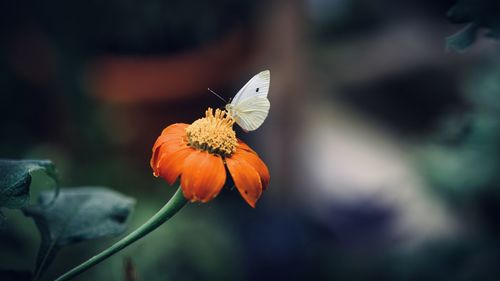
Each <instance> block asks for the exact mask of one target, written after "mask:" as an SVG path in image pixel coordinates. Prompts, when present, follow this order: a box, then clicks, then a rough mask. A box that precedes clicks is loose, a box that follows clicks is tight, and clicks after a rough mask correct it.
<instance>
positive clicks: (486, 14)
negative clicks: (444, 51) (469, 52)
mask: <svg viewBox="0 0 500 281" xmlns="http://www.w3.org/2000/svg"><path fill="white" fill-rule="evenodd" d="M499 14H500V1H498V0H458V1H457V3H456V4H455V5H454V6H453V7H451V9H450V10H449V11H448V13H447V16H448V18H449V19H450V21H451V22H453V23H459V24H464V23H469V25H468V26H466V27H465V28H464V29H462V30H461V31H459V32H457V33H456V34H454V35H451V36H449V37H448V38H446V42H447V46H448V47H451V48H453V49H455V50H457V51H460V52H463V51H465V49H466V48H468V47H470V46H471V45H472V44H473V43H474V41H475V39H476V36H477V32H478V30H479V29H480V28H481V29H485V30H487V33H486V35H487V36H489V37H491V38H495V39H498V38H499V36H498V35H499V34H500V17H499V16H498V15H499Z"/></svg>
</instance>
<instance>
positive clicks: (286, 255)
mask: <svg viewBox="0 0 500 281" xmlns="http://www.w3.org/2000/svg"><path fill="white" fill-rule="evenodd" d="M461 2H462V4H464V3H465V4H467V2H470V1H461ZM483 2H484V3H487V2H491V1H479V2H476V4H472V5H468V6H467V5H464V6H465V8H464V11H466V12H467V11H471V13H472V12H477V11H478V9H479V8H480V7H479V6H480V4H477V3H483ZM493 2H494V1H493ZM493 2H491V3H493ZM453 4H455V1H451V0H450V1H430V0H428V1H417V0H405V1H388V0H383V1H369V0H354V1H353V0H350V1H348V0H332V1H327V0H308V1H284V0H281V1H280V0H276V1H230V0H216V1H194V0H188V1H160V0H152V1H147V2H141V3H140V2H138V1H128V0H127V1H118V0H109V1H79V0H78V1H59V0H49V1H30V0H24V1H2V2H1V6H0V140H1V142H0V157H1V158H13V159H25V158H41V159H52V160H53V161H54V163H55V164H56V165H57V167H58V170H59V173H60V176H61V183H62V184H63V185H64V186H81V185H104V186H110V187H112V188H113V189H115V190H117V191H120V192H122V193H124V194H127V195H129V196H132V197H135V198H136V199H137V203H136V209H135V212H134V214H133V215H132V218H131V223H130V229H134V228H136V227H137V226H139V225H141V224H142V223H143V222H144V221H145V220H146V219H147V218H149V217H150V216H151V215H152V214H153V213H154V212H156V210H158V209H159V208H160V207H161V206H162V205H163V204H164V203H165V202H166V201H167V200H168V199H169V198H170V196H171V194H172V193H173V191H174V190H175V188H174V187H169V186H168V185H167V184H166V183H165V182H164V181H162V180H161V179H157V178H154V177H153V176H152V171H151V169H150V167H149V158H150V156H151V147H152V145H153V143H154V141H155V139H156V138H157V137H158V135H159V134H160V132H161V130H162V129H163V128H164V127H166V126H168V125H169V124H172V123H176V122H184V123H191V122H192V121H194V120H195V119H197V118H199V117H201V116H202V115H203V112H204V111H205V109H206V108H207V107H209V106H211V107H223V106H224V104H223V103H222V102H221V101H220V100H218V99H217V98H216V97H214V96H213V95H211V94H210V93H209V92H208V91H206V89H207V87H210V88H212V89H214V90H215V91H216V92H218V93H220V94H221V95H223V96H224V97H226V98H230V97H232V96H233V95H234V94H235V93H236V92H237V90H238V89H239V88H240V87H241V86H242V85H243V84H244V83H245V82H246V81H247V80H248V79H249V78H250V77H251V76H252V75H254V74H255V73H257V72H259V71H261V70H263V69H270V70H271V76H272V79H271V80H272V82H271V88H270V92H269V99H270V101H271V111H270V115H269V117H268V119H267V120H266V122H265V123H264V125H263V126H262V127H261V128H259V129H258V130H257V131H254V132H251V133H244V132H242V131H241V130H239V129H238V131H237V133H238V137H239V138H241V139H243V140H244V141H246V142H247V143H249V144H250V145H251V146H252V147H253V148H254V149H255V150H256V151H257V152H258V153H259V155H260V156H261V158H262V159H263V160H264V161H265V162H266V163H267V164H268V166H269V169H270V171H271V184H270V187H269V189H268V190H267V191H266V192H265V193H264V194H263V196H262V198H261V199H260V201H259V202H258V204H257V208H256V209H252V208H250V207H249V206H248V205H247V204H246V203H245V202H244V201H243V200H242V199H241V198H240V196H239V194H238V192H237V190H235V189H234V188H233V189H231V188H230V185H229V184H228V186H227V188H225V189H224V190H223V192H221V194H220V195H219V196H218V197H217V198H216V199H214V200H213V201H211V202H209V203H207V204H189V205H188V207H187V208H185V209H184V210H182V211H181V212H180V213H179V214H178V215H177V216H176V217H175V218H174V219H172V220H171V221H169V222H168V223H167V224H166V225H164V226H162V227H161V228H160V229H158V230H157V231H155V232H154V233H152V234H151V235H149V236H148V237H147V238H146V239H143V240H141V241H140V242H138V243H136V244H134V245H133V246H131V247H129V248H127V249H126V250H125V251H123V252H120V253H119V254H117V255H115V256H113V257H112V258H111V259H109V260H107V261H105V262H104V263H102V264H100V265H98V266H96V267H95V268H93V269H92V270H90V271H88V272H86V273H85V274H83V275H81V276H80V277H78V278H77V279H76V280H129V279H126V276H125V266H124V264H125V261H127V260H128V261H130V262H131V264H132V266H133V268H134V270H135V271H136V273H137V276H138V280H398V281H399V280H440V281H441V280H497V278H498V275H499V274H500V270H499V269H498V264H500V251H499V250H500V244H499V238H498V237H500V236H499V234H500V233H499V231H500V228H499V225H500V224H499V222H500V207H499V206H500V204H499V203H500V186H499V184H500V176H499V165H500V121H499V116H500V60H499V58H500V52H499V51H500V45H499V43H498V42H496V41H495V40H494V39H488V38H485V37H484V36H483V35H484V34H485V33H487V30H486V29H487V28H488V27H492V26H493V25H494V23H491V22H490V21H487V20H486V21H483V22H481V24H482V25H483V27H485V30H482V31H481V32H479V38H478V40H477V42H475V43H474V44H473V45H472V46H471V47H470V48H468V49H467V50H466V52H464V53H459V52H456V51H453V50H447V49H446V48H445V38H446V37H447V36H449V35H451V34H453V33H455V32H457V31H459V30H460V29H462V28H463V27H464V26H465V24H466V23H467V22H470V21H472V20H474V19H477V18H473V17H472V18H470V17H467V16H464V17H463V18H462V20H459V21H457V20H455V22H458V23H459V24H456V23H455V24H454V23H452V22H450V20H449V19H448V18H447V17H446V13H447V11H448V10H449V9H450V8H451V7H452V6H453ZM478 7H479V8H478ZM486 11H487V12H489V13H490V14H485V15H484V14H480V15H482V16H484V17H483V18H486V16H487V15H492V18H495V16H496V15H498V13H497V12H498V10H494V9H489V10H488V9H486ZM466 14H467V13H466ZM475 15H477V13H476V14H475ZM479 19H481V17H479ZM47 181H48V180H47V179H46V178H44V177H43V175H40V176H37V177H35V180H34V185H33V189H34V191H35V192H37V190H41V189H43V188H44V186H46V185H48V183H47ZM5 215H6V217H7V218H8V220H7V222H6V226H4V228H3V229H2V230H1V231H0V237H1V240H0V241H1V242H0V269H15V270H29V269H31V268H32V267H33V265H34V262H35V258H36V251H37V247H38V243H39V234H38V232H37V230H36V228H35V225H34V223H33V222H32V221H31V220H30V219H28V218H25V217H24V216H23V215H22V214H21V212H19V211H14V210H11V211H6V212H5ZM115 240H116V238H109V239H101V240H97V241H87V242H83V243H80V244H78V245H75V246H71V247H68V248H66V249H64V250H63V251H62V252H61V253H60V255H59V256H58V258H57V259H56V260H55V262H54V265H53V266H52V267H51V268H50V269H49V271H48V272H47V274H46V276H45V280H52V279H53V278H55V277H56V276H58V275H60V274H61V273H62V272H65V271H66V270H68V269H69V268H70V267H72V266H75V265H77V264H79V263H80V262H81V261H83V260H84V259H86V258H88V257H90V256H92V255H93V254H95V253H97V252H98V251H100V250H101V249H104V248H105V247H106V246H107V245H109V244H110V243H112V242H113V241H115Z"/></svg>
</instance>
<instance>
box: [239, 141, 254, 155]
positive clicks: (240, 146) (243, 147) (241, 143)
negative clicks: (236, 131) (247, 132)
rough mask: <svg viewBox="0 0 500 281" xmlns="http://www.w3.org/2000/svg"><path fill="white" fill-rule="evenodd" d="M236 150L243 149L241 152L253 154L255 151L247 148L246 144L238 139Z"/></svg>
mask: <svg viewBox="0 0 500 281" xmlns="http://www.w3.org/2000/svg"><path fill="white" fill-rule="evenodd" d="M238 149H243V150H246V151H248V152H253V153H255V151H254V150H253V149H251V148H250V146H248V145H247V144H246V143H244V142H243V141H242V140H240V139H238V147H237V148H236V150H238Z"/></svg>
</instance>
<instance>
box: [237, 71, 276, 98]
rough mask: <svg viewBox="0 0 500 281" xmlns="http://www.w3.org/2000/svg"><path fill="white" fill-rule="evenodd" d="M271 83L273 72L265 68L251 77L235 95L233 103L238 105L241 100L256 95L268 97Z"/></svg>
mask: <svg viewBox="0 0 500 281" xmlns="http://www.w3.org/2000/svg"><path fill="white" fill-rule="evenodd" d="M270 83H271V72H270V71H269V70H264V71H261V72H259V73H257V74H256V75H255V76H254V77H252V79H250V80H249V81H248V82H247V83H246V84H245V85H244V86H243V87H242V88H241V89H240V90H239V91H238V93H237V94H236V95H235V96H234V98H233V100H232V101H231V104H232V105H233V106H234V105H237V104H238V103H239V102H241V101H244V100H246V99H247V98H250V97H254V96H263V97H267V93H268V92H269V84H270Z"/></svg>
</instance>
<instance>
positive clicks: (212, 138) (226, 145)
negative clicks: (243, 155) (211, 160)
mask: <svg viewBox="0 0 500 281" xmlns="http://www.w3.org/2000/svg"><path fill="white" fill-rule="evenodd" d="M233 124H234V120H233V118H231V116H229V115H228V114H227V112H226V111H222V110H220V109H216V110H215V114H214V113H213V109H212V108H208V109H207V111H205V117H204V118H200V119H198V120H196V121H194V122H193V124H191V125H189V126H188V127H187V128H186V135H187V139H188V145H190V146H192V147H194V148H197V149H199V150H205V151H208V152H210V153H216V154H219V155H221V156H223V157H225V156H229V155H231V154H232V153H233V152H234V151H235V149H236V145H237V144H238V140H237V139H236V133H235V132H234V130H233Z"/></svg>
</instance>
